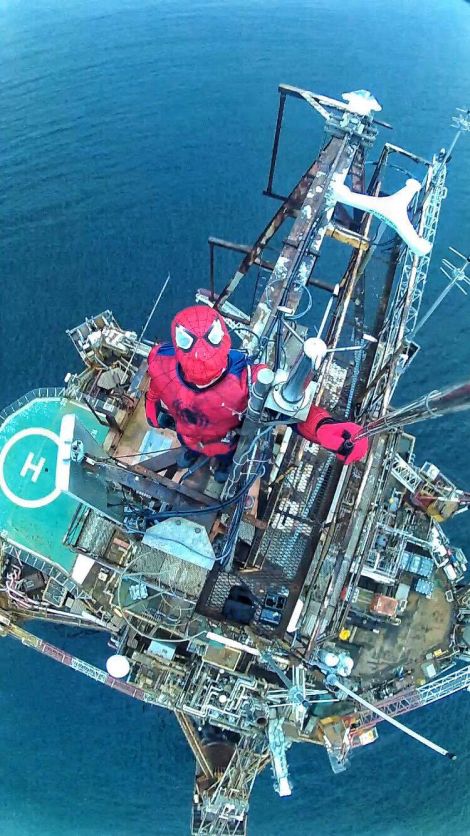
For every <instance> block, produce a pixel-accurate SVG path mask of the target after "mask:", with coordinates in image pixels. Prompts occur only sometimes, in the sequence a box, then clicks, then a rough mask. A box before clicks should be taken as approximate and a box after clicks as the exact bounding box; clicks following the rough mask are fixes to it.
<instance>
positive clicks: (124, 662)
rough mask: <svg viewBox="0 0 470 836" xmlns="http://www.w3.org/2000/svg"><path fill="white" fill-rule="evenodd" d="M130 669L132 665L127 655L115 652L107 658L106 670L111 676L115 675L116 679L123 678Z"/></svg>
mask: <svg viewBox="0 0 470 836" xmlns="http://www.w3.org/2000/svg"><path fill="white" fill-rule="evenodd" d="M130 669H131V666H130V664H129V659H128V658H127V656H121V655H120V654H119V653H115V654H114V656H110V657H109V659H107V660H106V670H107V671H108V673H109V675H110V676H114V677H115V678H116V679H122V678H123V677H124V676H127V674H128V673H129V671H130Z"/></svg>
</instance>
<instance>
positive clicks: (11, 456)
mask: <svg viewBox="0 0 470 836" xmlns="http://www.w3.org/2000/svg"><path fill="white" fill-rule="evenodd" d="M69 412H74V413H76V414H77V415H78V416H79V417H80V421H81V423H82V424H84V425H85V427H86V428H87V429H88V430H89V431H90V432H91V433H92V435H93V436H94V437H95V438H96V439H97V440H98V441H103V439H104V437H105V436H106V433H107V429H106V427H103V426H102V425H101V424H99V422H98V421H97V420H96V418H95V416H94V415H93V413H92V412H91V411H90V410H89V409H88V408H87V407H85V406H82V405H81V404H79V403H75V402H71V401H68V400H64V399H61V398H58V397H53V398H34V399H33V400H30V401H29V402H28V403H26V404H24V405H23V406H20V407H19V408H18V410H17V411H15V412H13V413H12V414H11V415H8V417H7V418H6V419H5V420H4V422H3V423H2V425H1V427H0V533H1V534H2V536H3V537H4V538H5V539H7V540H9V541H10V542H13V543H15V544H16V545H17V546H19V547H20V548H22V549H26V550H27V551H29V552H32V553H33V554H36V555H40V556H41V557H44V558H46V559H47V560H50V561H52V562H53V563H55V564H57V565H58V566H61V567H62V568H63V569H65V570H66V571H69V570H70V569H71V566H72V564H73V561H74V559H75V555H74V554H73V552H72V551H70V549H68V548H66V546H64V545H63V543H62V539H63V537H64V535H65V533H66V531H67V529H68V527H69V524H70V522H71V520H72V517H73V515H74V513H75V511H76V509H77V502H76V500H73V499H71V498H70V497H69V496H68V495H67V494H64V493H61V492H60V491H59V490H57V488H56V486H55V472H56V461H57V450H58V447H57V445H58V441H59V432H60V423H61V420H62V418H63V416H64V415H66V414H67V413H69Z"/></svg>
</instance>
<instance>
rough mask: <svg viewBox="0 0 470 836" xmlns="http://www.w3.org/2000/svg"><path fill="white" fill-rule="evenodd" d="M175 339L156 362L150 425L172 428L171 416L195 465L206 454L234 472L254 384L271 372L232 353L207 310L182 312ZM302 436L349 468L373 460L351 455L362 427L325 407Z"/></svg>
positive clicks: (160, 347) (363, 445)
mask: <svg viewBox="0 0 470 836" xmlns="http://www.w3.org/2000/svg"><path fill="white" fill-rule="evenodd" d="M171 336H172V343H163V344H157V345H155V346H154V347H153V348H152V350H151V352H150V354H149V359H148V371H149V376H150V387H149V390H148V392H147V395H146V415H147V420H148V422H149V424H151V425H152V426H154V427H158V426H162V425H166V426H167V420H168V416H170V417H171V418H172V419H173V421H174V425H175V429H176V432H177V434H178V438H179V440H180V441H181V443H182V444H183V445H184V446H185V447H186V448H187V449H188V450H189V451H190V452H191V453H192V455H193V461H194V459H195V457H196V455H197V454H200V453H202V454H203V455H204V456H208V457H212V456H217V457H219V464H220V463H223V465H224V466H225V469H227V467H228V466H229V463H230V461H231V458H232V456H233V453H234V452H235V449H236V446H237V441H238V434H237V429H238V427H239V426H240V424H241V422H242V420H243V416H244V414H245V411H246V408H247V405H248V397H249V385H250V381H251V382H254V381H255V380H256V377H257V374H258V372H259V370H260V369H262V368H264V367H263V366H261V365H252V364H251V362H250V359H249V358H248V357H247V356H246V354H244V353H243V352H242V351H236V350H235V349H232V348H231V340H230V336H229V333H228V331H227V326H226V324H225V322H224V320H223V318H222V316H221V315H220V314H219V313H218V311H215V310H213V309H212V308H209V307H206V306H204V305H194V306H192V307H190V308H185V309H184V310H183V311H180V312H179V313H178V314H177V315H176V316H175V318H174V319H173V322H172V324H171ZM296 429H297V431H298V432H299V433H300V435H302V436H303V437H304V438H307V439H308V440H309V441H314V442H316V443H318V444H320V445H321V446H323V447H325V448H326V449H328V450H332V451H333V452H335V453H336V455H337V457H338V459H340V461H343V462H344V463H345V464H349V463H350V462H352V461H356V460H357V459H360V458H362V457H363V456H364V455H365V453H366V452H367V440H365V439H364V440H361V441H358V442H356V443H354V444H353V448H352V450H349V452H347V453H346V452H345V450H344V446H343V445H344V442H345V440H350V439H351V438H354V435H355V434H356V433H357V432H358V431H359V430H360V427H359V426H358V425H357V424H353V423H350V422H338V421H335V420H334V419H333V418H331V416H330V415H329V413H328V412H327V411H326V410H324V409H322V408H321V407H316V406H312V407H311V409H310V412H309V415H308V417H307V419H306V421H304V422H302V423H299V424H297V426H296ZM190 461H191V455H190V456H189V458H188V462H190Z"/></svg>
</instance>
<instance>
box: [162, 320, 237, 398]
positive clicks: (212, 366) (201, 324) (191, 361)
mask: <svg viewBox="0 0 470 836" xmlns="http://www.w3.org/2000/svg"><path fill="white" fill-rule="evenodd" d="M171 339H172V341H173V345H174V347H175V352H176V359H177V361H178V363H179V365H180V366H181V369H182V372H183V375H184V377H185V379H186V380H188V381H189V383H193V384H194V385H195V386H209V384H210V383H213V382H214V381H216V380H217V378H219V377H220V375H221V374H222V373H223V372H224V371H225V369H226V368H227V365H228V353H229V351H230V347H231V344H232V343H231V340H230V336H229V333H228V331H227V326H226V324H225V322H224V320H223V319H222V317H221V316H220V314H219V313H218V312H217V311H214V310H213V309H212V308H208V307H206V306H205V305H193V307H191V308H185V309H184V310H183V311H180V312H179V313H177V314H176V316H175V318H174V320H173V322H172V323H171Z"/></svg>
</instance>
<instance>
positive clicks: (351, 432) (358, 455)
mask: <svg viewBox="0 0 470 836" xmlns="http://www.w3.org/2000/svg"><path fill="white" fill-rule="evenodd" d="M361 430H362V427H361V426H360V425H359V424H353V423H352V421H338V422H336V421H335V422H334V423H333V422H331V423H330V422H328V423H327V422H326V421H325V423H324V424H322V425H321V426H320V427H318V429H317V438H318V443H319V444H321V446H322V447H324V448H325V450H331V451H332V452H333V453H336V458H337V459H338V460H339V461H340V462H343V464H352V462H358V461H359V459H363V458H364V456H365V455H366V453H367V450H368V449H369V442H368V441H367V438H360V439H359V440H358V441H354V436H356V435H357V434H358V433H359V432H360V431H361ZM348 442H349V444H348ZM350 444H352V449H350V450H349V449H348V447H349V445H350ZM343 445H344V447H343Z"/></svg>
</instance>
